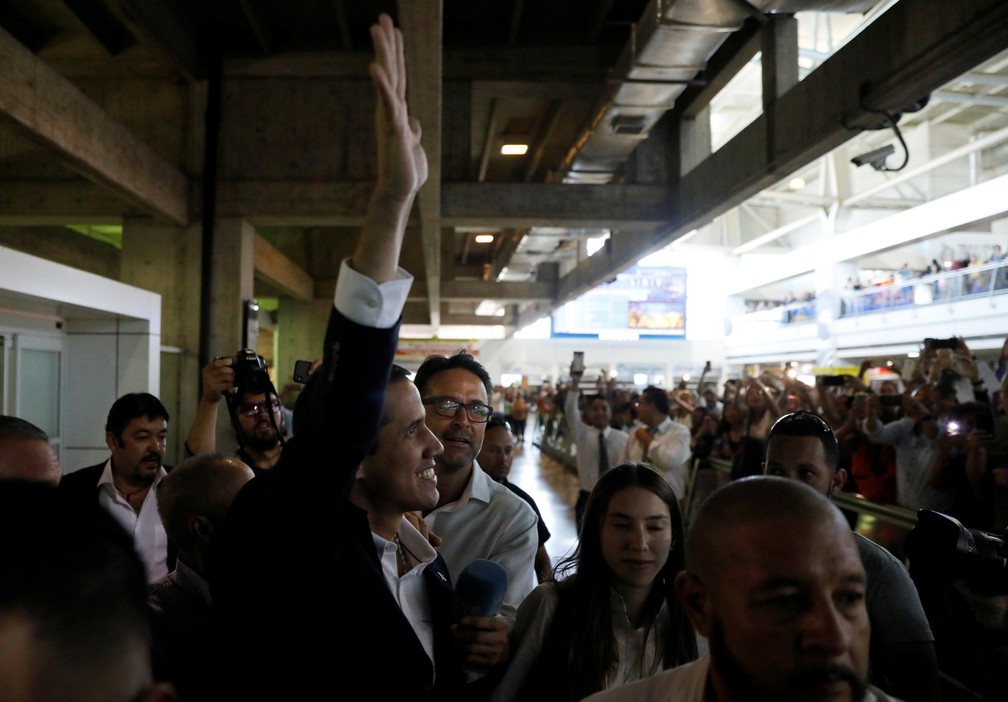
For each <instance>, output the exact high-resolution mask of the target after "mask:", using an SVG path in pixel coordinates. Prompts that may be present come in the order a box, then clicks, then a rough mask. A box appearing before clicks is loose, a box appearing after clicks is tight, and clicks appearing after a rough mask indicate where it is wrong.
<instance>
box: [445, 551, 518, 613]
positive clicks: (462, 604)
mask: <svg viewBox="0 0 1008 702" xmlns="http://www.w3.org/2000/svg"><path fill="white" fill-rule="evenodd" d="M507 587H508V574H507V571H506V570H504V568H502V567H501V566H500V564H498V563H495V562H493V561H489V560H486V559H483V558H480V559H478V560H475V561H473V562H472V563H470V564H469V565H467V566H466V567H465V568H463V569H462V572H461V573H460V574H459V577H458V582H457V583H455V620H456V621H457V620H458V619H460V618H461V617H495V616H497V613H498V612H499V611H500V608H501V603H502V602H503V601H504V593H505V592H507Z"/></svg>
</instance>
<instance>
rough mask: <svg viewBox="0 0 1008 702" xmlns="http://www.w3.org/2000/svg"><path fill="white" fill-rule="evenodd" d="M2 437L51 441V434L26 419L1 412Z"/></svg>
mask: <svg viewBox="0 0 1008 702" xmlns="http://www.w3.org/2000/svg"><path fill="white" fill-rule="evenodd" d="M0 439H23V440H25V441H45V442H47V443H48V442H49V435H48V434H46V433H45V432H44V431H42V430H41V429H39V428H38V427H37V426H35V425H34V424H32V423H31V422H29V421H28V420H26V419H21V418H20V417H12V416H10V415H7V414H0Z"/></svg>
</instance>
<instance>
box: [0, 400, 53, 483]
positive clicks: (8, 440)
mask: <svg viewBox="0 0 1008 702" xmlns="http://www.w3.org/2000/svg"><path fill="white" fill-rule="evenodd" d="M61 475H62V471H61V470H60V464H59V460H58V459H57V458H56V452H55V451H53V449H52V446H50V445H49V435H48V434H46V433H45V432H44V431H42V430H41V429H39V428H38V427H37V426H35V425H34V424H32V423H31V422H28V421H26V420H24V419H21V418H20V417H11V416H8V415H0V479H15V480H36V481H40V482H43V483H49V484H51V485H56V484H57V483H59V479H60V476H61Z"/></svg>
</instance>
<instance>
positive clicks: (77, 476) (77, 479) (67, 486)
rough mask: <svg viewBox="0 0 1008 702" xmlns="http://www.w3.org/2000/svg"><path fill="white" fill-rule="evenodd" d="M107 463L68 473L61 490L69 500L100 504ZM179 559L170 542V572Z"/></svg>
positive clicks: (61, 484)
mask: <svg viewBox="0 0 1008 702" xmlns="http://www.w3.org/2000/svg"><path fill="white" fill-rule="evenodd" d="M105 463H106V461H102V462H101V463H99V464H97V465H93V466H88V467H87V468H81V469H80V470H75V471H74V472H73V473H67V474H66V475H64V476H63V477H62V478H60V481H59V490H60V492H62V493H63V494H64V495H66V496H67V497H68V498H69V499H72V500H75V501H77V500H79V501H81V502H88V501H91V502H93V503H95V504H97V503H98V480H99V479H100V478H101V474H102V471H103V470H105ZM164 468H165V470H166V471H170V470H171V469H172V467H171V466H165V467H164ZM177 558H178V547H177V546H175V544H174V543H172V542H171V541H168V571H169V572H171V571H173V570H175V560H176V559H177Z"/></svg>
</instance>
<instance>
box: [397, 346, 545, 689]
mask: <svg viewBox="0 0 1008 702" xmlns="http://www.w3.org/2000/svg"><path fill="white" fill-rule="evenodd" d="M414 382H415V383H416V387H417V389H418V390H419V391H420V396H421V398H423V404H424V407H425V408H426V410H427V420H426V421H427V426H428V427H429V428H430V430H431V431H432V432H433V433H434V435H435V436H436V437H437V438H438V439H439V440H440V441H441V444H442V445H443V446H444V452H443V453H441V454H440V455H439V456H437V458H436V459H435V460H436V464H435V468H434V470H435V472H436V474H437V486H438V492H439V493H440V497H439V499H438V503H437V507H436V508H434V509H433V510H430V511H427V512H426V513H425V514H424V519H425V520H426V522H427V524H428V526H429V527H430V530H431V531H433V532H434V533H435V534H437V536H439V537H440V538H441V540H442V543H441V545H440V547H439V548H438V550H439V552H440V553H441V555H442V556H443V557H444V559H445V562H446V563H447V564H448V571H449V573H450V574H451V579H452V582H453V583H457V582H458V579H459V575H460V574H461V573H462V571H463V570H464V569H465V567H466V566H467V565H469V564H470V563H472V562H473V561H474V560H477V559H487V560H491V561H495V562H496V563H498V564H500V565H501V566H502V567H503V568H504V570H505V571H507V575H508V587H507V592H506V593H505V595H504V603H503V606H502V607H501V613H500V615H498V616H497V617H472V618H471V619H473V620H475V621H473V622H472V624H471V625H470V626H468V627H464V628H461V629H460V630H459V632H458V634H457V635H458V636H459V637H462V638H463V640H464V641H465V643H470V644H471V643H472V642H473V641H472V639H479V640H480V641H481V643H484V644H485V645H486V647H485V649H486V655H485V656H483V657H482V658H476V657H472V656H470V657H469V658H468V659H467V663H468V664H469V665H470V666H471V667H474V668H483V669H486V668H489V667H491V666H494V665H497V664H499V663H502V662H503V661H505V660H506V659H507V654H508V636H509V632H510V627H511V626H512V625H513V623H514V621H515V618H516V615H517V611H518V605H520V604H521V602H522V600H523V599H525V596H526V595H527V594H528V593H530V592H531V591H532V589H533V588H534V587H535V586H536V584H537V582H538V581H537V580H536V574H535V554H536V549H537V548H538V543H539V535H538V530H537V525H538V521H539V520H538V517H537V516H536V513H535V511H533V509H532V508H531V507H529V505H528V503H527V502H525V500H523V499H522V498H520V497H518V496H517V495H515V494H514V493H513V492H511V490H509V489H508V488H507V487H505V486H504V485H501V484H500V483H497V482H494V481H493V479H491V478H490V476H489V475H487V474H486V473H484V472H483V470H482V469H481V468H480V467H479V464H478V463H477V462H476V456H477V455H478V454H479V451H480V448H481V447H482V446H483V434H484V432H485V431H486V423H487V421H488V420H489V419H490V415H491V414H492V413H493V409H492V408H491V407H490V405H489V404H488V402H489V400H490V397H491V396H492V394H493V384H492V383H491V381H490V375H489V374H488V373H487V371H486V369H485V368H484V367H483V365H482V364H481V363H480V362H479V361H477V360H476V359H475V358H474V357H473V356H472V355H471V354H469V353H468V352H466V351H464V350H463V351H459V352H458V353H456V354H454V355H453V356H430V357H428V358H427V359H426V360H425V361H424V362H423V363H422V364H421V365H420V368H418V369H417V372H416V375H415V376H414Z"/></svg>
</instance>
